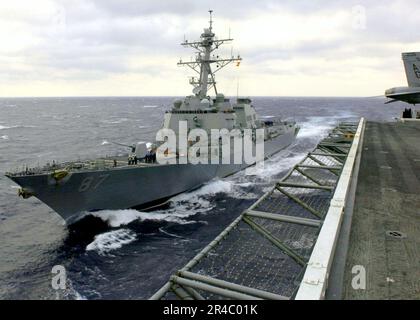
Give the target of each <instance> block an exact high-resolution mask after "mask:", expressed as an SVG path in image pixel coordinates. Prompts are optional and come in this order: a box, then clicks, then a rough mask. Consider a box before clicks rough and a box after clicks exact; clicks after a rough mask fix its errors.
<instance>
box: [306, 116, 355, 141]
mask: <svg viewBox="0 0 420 320" xmlns="http://www.w3.org/2000/svg"><path fill="white" fill-rule="evenodd" d="M352 116H353V115H352V114H351V113H341V114H338V115H335V116H327V117H319V116H313V117H308V120H309V121H307V122H304V123H303V124H301V129H300V131H299V134H298V139H301V138H313V139H318V140H319V139H320V138H321V137H324V136H326V135H327V134H328V132H329V131H330V130H331V129H332V128H334V127H335V126H336V125H337V124H338V123H339V122H340V121H341V120H343V119H346V118H349V117H352Z"/></svg>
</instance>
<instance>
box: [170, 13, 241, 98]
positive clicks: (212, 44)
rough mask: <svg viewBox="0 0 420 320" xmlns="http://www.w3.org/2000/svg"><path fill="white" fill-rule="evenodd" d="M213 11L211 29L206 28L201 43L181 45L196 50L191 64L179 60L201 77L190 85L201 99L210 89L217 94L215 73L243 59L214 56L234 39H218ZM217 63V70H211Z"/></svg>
mask: <svg viewBox="0 0 420 320" xmlns="http://www.w3.org/2000/svg"><path fill="white" fill-rule="evenodd" d="M212 13H213V10H209V14H210V21H209V28H205V29H204V32H203V33H202V34H201V36H200V38H201V39H200V40H199V41H194V42H188V40H185V41H184V42H183V43H181V45H182V46H184V47H191V48H193V49H195V50H196V57H195V60H193V61H189V62H183V61H182V60H179V62H178V66H181V65H182V66H188V67H190V68H191V69H192V70H194V71H195V72H196V73H198V74H199V77H198V78H196V77H191V78H190V84H191V85H192V86H193V87H194V89H193V93H194V94H195V95H196V96H197V97H198V98H200V99H203V98H206V97H207V92H208V91H209V90H210V89H212V88H213V89H214V92H215V94H217V88H216V80H215V76H214V75H215V73H216V72H217V71H219V70H220V69H222V68H223V67H225V66H227V65H228V64H229V63H231V62H235V61H236V62H238V63H239V61H241V60H242V58H241V57H240V56H239V55H238V56H237V57H234V56H233V55H231V57H230V58H226V59H222V58H219V56H216V55H214V54H213V52H214V51H215V50H216V49H218V48H219V46H220V45H222V44H224V43H226V42H231V41H232V40H233V39H231V38H230V35H229V38H228V39H217V38H215V34H214V33H213V19H212ZM213 63H216V68H215V69H214V70H212V69H211V64H213Z"/></svg>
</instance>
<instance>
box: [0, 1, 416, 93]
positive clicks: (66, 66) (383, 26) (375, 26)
mask: <svg viewBox="0 0 420 320" xmlns="http://www.w3.org/2000/svg"><path fill="white" fill-rule="evenodd" d="M210 8H211V9H213V10H214V31H215V32H216V34H217V35H218V36H219V38H222V37H227V36H228V34H229V29H230V33H231V36H232V37H233V38H234V39H235V41H234V42H233V44H232V45H233V52H234V53H235V54H236V53H240V54H241V56H242V57H243V59H244V60H243V61H242V63H241V65H240V66H239V67H236V66H235V65H230V66H228V67H226V68H225V69H224V70H223V71H220V73H218V75H217V81H218V88H219V91H222V92H224V93H225V94H227V95H236V90H237V83H239V94H240V95H249V96H256V95H273V96H374V95H380V94H383V92H384V90H385V89H387V88H389V87H393V86H399V85H406V79H405V74H404V70H403V65H402V61H401V52H405V51H420V32H419V30H420V19H419V16H418V13H419V12H420V1H418V0H405V1H404V0H382V1H376V0H375V1H362V0H361V1H352V0H343V1H339V0H335V1H330V0H320V1H317V0H281V1H280V0H277V1H274V0H272V1H270V0H258V1H257V0H233V1H232V0H212V1H202V0H200V1H199V0H159V1H157V0H68V1H64V0H56V1H55V0H36V1H31V0H27V1H24V0H13V1H1V2H0V40H1V41H0V96H3V97H11V96H109V95H113V96H125V95H135V96H154V95H170V96H172V95H179V96H182V95H187V94H190V93H191V89H192V87H191V86H190V85H189V84H188V76H189V75H193V74H192V73H191V72H190V71H188V70H187V69H184V68H182V67H177V66H176V62H177V61H178V60H179V58H181V57H182V58H183V59H184V60H188V59H189V58H190V57H191V56H192V55H193V52H192V51H191V50H189V49H185V48H183V47H181V46H180V45H179V44H180V42H181V41H182V40H183V38H184V34H185V36H186V38H187V39H189V40H194V39H198V38H199V35H200V33H201V32H202V29H203V28H204V27H206V26H207V25H208V12H207V11H208V9H210ZM220 51H221V52H220V55H222V54H226V55H230V52H231V45H227V46H225V48H224V49H223V50H222V49H221V50H220Z"/></svg>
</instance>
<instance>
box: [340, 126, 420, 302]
mask: <svg viewBox="0 0 420 320" xmlns="http://www.w3.org/2000/svg"><path fill="white" fill-rule="evenodd" d="M349 236H350V238H349V244H348V254H347V260H346V265H345V270H344V282H343V284H342V285H343V290H342V298H344V299H419V298H420V123H419V122H406V123H401V122H394V123H377V122H368V123H367V125H366V129H365V138H364V144H363V149H362V156H361V164H360V171H359V174H358V180H357V190H356V195H355V202H354V210H353V217H352V223H351V231H350V234H349ZM340 249H344V250H345V249H346V248H339V250H340ZM356 265H359V266H363V267H364V268H365V270H366V286H365V289H358V290H355V289H354V288H353V287H352V279H353V277H354V276H355V275H354V274H352V269H353V267H354V266H356ZM338 298H339V297H338Z"/></svg>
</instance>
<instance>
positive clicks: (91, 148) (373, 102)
mask: <svg viewBox="0 0 420 320" xmlns="http://www.w3.org/2000/svg"><path fill="white" fill-rule="evenodd" d="M173 100H174V97H91V98H85V97H83V98H1V99H0V299H146V298H148V297H149V296H151V295H152V294H153V293H154V292H155V291H156V290H158V289H159V288H160V287H161V286H162V285H163V284H164V283H165V282H166V281H167V280H168V278H169V276H170V275H171V274H172V273H173V272H174V271H175V270H177V269H179V268H181V267H182V266H183V265H184V264H185V263H187V262H188V261H189V260H190V259H191V258H192V257H193V256H194V255H195V254H196V253H197V252H198V251H199V250H200V249H202V248H203V247H204V246H205V245H206V244H207V243H208V242H209V241H211V240H212V239H213V238H214V237H215V236H216V235H217V234H218V233H219V232H220V231H221V230H222V229H224V228H225V227H226V226H227V225H228V224H229V223H230V222H231V221H232V220H233V219H235V218H236V217H237V216H238V215H239V214H240V213H241V211H243V210H244V209H245V208H246V207H248V206H249V205H251V204H252V203H253V202H254V201H255V200H256V199H257V198H258V197H259V196H260V195H262V194H263V193H264V191H266V190H267V189H268V188H269V187H270V186H271V185H272V184H273V182H274V180H276V179H279V178H280V177H281V176H282V175H284V174H285V173H286V171H287V170H288V169H290V168H291V167H292V166H293V165H294V164H295V163H297V162H298V161H299V160H300V159H302V158H303V157H304V155H305V153H306V152H308V151H309V150H310V149H311V148H313V147H314V146H315V145H316V143H317V142H318V141H319V140H320V139H321V138H322V137H323V136H325V135H326V134H327V133H328V131H329V130H330V129H331V128H333V127H334V126H335V125H336V124H337V123H338V122H340V121H351V120H354V121H357V120H358V119H359V118H360V117H361V116H363V117H365V118H366V119H367V120H372V121H392V120H393V119H394V118H395V117H397V116H399V114H400V112H401V110H403V109H404V105H403V104H401V103H393V104H388V105H384V101H383V99H382V98H293V97H290V98H286V97H284V98H279V97H256V98H254V99H253V101H254V105H255V107H256V109H257V112H258V113H259V115H260V116H283V117H284V118H288V119H292V118H294V119H295V120H296V121H297V122H298V123H299V124H300V126H301V127H302V129H301V131H300V133H299V135H298V138H297V140H296V142H295V143H294V144H293V145H291V146H290V147H289V148H288V149H286V150H284V151H281V152H280V153H278V154H277V155H275V156H274V157H273V158H271V159H269V160H267V161H266V163H265V166H264V169H261V170H258V171H257V174H256V175H253V176H247V175H245V173H244V172H239V173H237V174H235V175H233V176H231V177H228V178H226V179H219V180H213V181H210V182H209V183H207V184H206V185H204V186H203V187H201V188H200V189H197V190H195V191H192V192H188V193H184V194H181V195H178V196H176V197H174V198H172V199H171V200H170V202H169V204H168V205H167V206H166V207H165V208H160V209H159V210H155V211H153V212H140V211H136V210H132V209H128V210H110V211H106V212H102V215H101V218H98V217H95V216H94V215H91V216H88V217H86V218H85V219H84V220H83V221H81V223H80V224H79V225H78V226H77V227H72V228H70V229H69V228H67V227H66V226H65V225H64V224H63V221H62V220H61V218H60V217H59V216H58V214H56V213H55V212H54V211H53V210H51V209H50V208H49V207H47V206H46V205H44V204H43V203H41V202H40V201H38V200H37V199H35V198H30V199H27V200H22V199H20V198H18V196H17V185H15V184H14V183H13V182H11V181H10V180H8V179H7V178H6V177H5V176H4V172H6V171H8V170H10V169H14V168H23V167H24V166H25V165H26V164H28V165H32V166H33V165H37V164H44V163H46V162H51V161H52V160H55V161H64V160H76V159H79V158H80V159H86V158H95V157H98V156H104V155H114V154H119V153H126V151H127V150H125V149H124V147H121V146H117V145H115V144H112V143H110V141H118V142H120V143H126V144H131V143H133V142H137V141H152V140H154V136H155V132H156V131H157V130H158V129H159V128H160V127H161V125H162V121H163V114H164V112H165V110H167V109H169V106H170V105H171V103H172V101H173ZM54 265H62V266H64V267H65V270H66V275H67V279H68V281H67V288H66V289H65V290H54V289H53V288H52V286H51V280H52V276H53V274H52V273H51V270H52V267H53V266H54Z"/></svg>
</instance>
